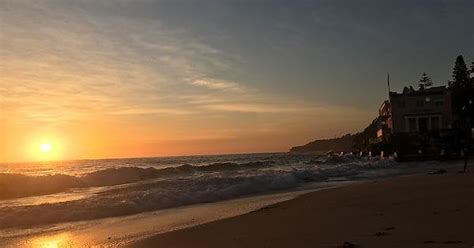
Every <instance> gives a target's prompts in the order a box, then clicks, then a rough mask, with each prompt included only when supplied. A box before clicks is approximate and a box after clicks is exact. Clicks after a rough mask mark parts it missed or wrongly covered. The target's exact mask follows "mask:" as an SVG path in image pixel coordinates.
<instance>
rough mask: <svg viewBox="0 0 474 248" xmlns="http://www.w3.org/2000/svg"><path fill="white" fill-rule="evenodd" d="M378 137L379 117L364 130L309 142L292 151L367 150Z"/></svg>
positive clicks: (291, 150)
mask: <svg viewBox="0 0 474 248" xmlns="http://www.w3.org/2000/svg"><path fill="white" fill-rule="evenodd" d="M376 137H377V119H375V120H373V121H372V123H371V124H370V125H369V126H367V127H366V128H365V129H364V130H363V131H362V132H359V133H356V134H346V135H344V136H341V137H338V138H334V139H321V140H315V141H312V142H309V143H308V144H306V145H302V146H295V147H292V148H291V149H290V152H295V153H310V152H311V153H324V152H329V151H332V152H348V151H367V150H369V146H370V144H371V142H372V141H373V140H374V139H375V138H376Z"/></svg>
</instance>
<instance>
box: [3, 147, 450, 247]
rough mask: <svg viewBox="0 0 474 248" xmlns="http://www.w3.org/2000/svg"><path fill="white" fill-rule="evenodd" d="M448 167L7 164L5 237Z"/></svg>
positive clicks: (276, 161)
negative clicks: (56, 227) (58, 226)
mask: <svg viewBox="0 0 474 248" xmlns="http://www.w3.org/2000/svg"><path fill="white" fill-rule="evenodd" d="M449 166H453V165H450V164H449V163H446V162H444V163H441V162H418V163H397V162H395V161H394V160H393V159H392V158H379V157H375V158H369V157H359V156H356V155H352V154H346V155H319V156H317V155H309V154H291V153H271V154H241V155H216V156H187V157H165V158H135V159H105V160H78V161H60V162H48V163H46V162H43V163H22V164H20V163H17V164H1V165H0V239H1V238H2V237H4V238H6V237H14V236H18V235H20V236H21V235H27V234H28V235H29V234H31V232H29V231H28V230H33V229H34V230H35V232H38V230H40V231H44V230H46V229H48V230H49V229H51V228H52V227H53V229H54V227H55V225H65V223H66V224H67V225H69V226H70V225H74V223H83V222H84V221H97V220H101V219H106V218H114V217H123V218H129V216H137V215H146V214H147V213H152V212H153V211H158V210H168V209H176V208H182V207H186V206H197V205H199V204H201V205H203V204H209V203H216V202H223V201H229V200H238V199H242V198H243V197H252V196H262V195H270V194H275V193H280V194H281V193H284V192H289V191H294V192H296V191H301V190H310V189H312V188H321V187H325V186H334V185H338V184H344V183H349V182H354V181H363V180H373V179H378V178H384V177H392V176H397V175H405V174H413V173H419V172H425V171H430V170H435V169H438V168H447V167H449ZM270 203H271V202H270ZM256 206H260V205H259V204H257V205H256ZM247 210H251V209H250V208H249V209H247ZM241 211H243V210H241ZM193 218H195V217H193ZM203 221H205V220H203ZM2 235H3V236H2Z"/></svg>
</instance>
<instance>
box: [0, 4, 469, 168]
mask: <svg viewBox="0 0 474 248" xmlns="http://www.w3.org/2000/svg"><path fill="white" fill-rule="evenodd" d="M472 13H474V2H473V1H472V0H464V1H463V0H453V1H448V0H446V1H438V0H430V1H428V0H426V1H380V0H373V1H363V0H362V1H338V0H327V1H303V0H295V1H279V0H272V1H260V0H254V1H250V0H248V1H244V0H242V1H226V0H215V1H210V0H208V1H199V0H194V1H192V0H189V1H182V0H173V1H161V0H133V1H132V0H99V1H97V0H81V1H79V0H77V1H76V0H51V1H50V0H42V1H35V0H0V57H1V60H0V80H1V81H0V140H1V141H0V162H12V161H30V160H40V159H45V158H48V159H84V158H112V157H141V156H169V155H193V154H225V153H247V152H273V151H287V150H288V149H289V148H290V147H292V146H294V145H301V144H304V143H307V142H309V141H312V140H314V139H320V138H332V137H334V136H338V135H342V134H345V133H353V132H357V131H360V130H362V129H363V128H364V127H366V126H367V125H368V124H369V123H370V122H371V121H372V119H373V118H375V117H376V116H377V109H378V107H379V105H380V104H381V102H382V101H383V100H384V99H385V98H386V97H387V85H386V78H387V73H390V78H391V87H392V90H399V91H400V90H401V89H402V88H403V86H405V85H408V84H413V85H415V82H416V81H417V80H418V78H419V77H420V75H421V73H422V72H427V73H428V74H429V75H430V76H431V77H432V79H433V81H434V83H435V85H443V84H446V82H447V81H448V80H449V79H450V77H451V72H452V67H453V64H454V61H455V58H456V56H457V55H459V54H462V55H463V56H464V58H465V59H466V62H467V63H470V61H472V60H473V59H474V32H472V21H473V16H472ZM46 143H47V144H50V145H51V146H52V150H54V154H50V155H49V157H48V156H46V155H45V154H41V152H39V151H38V149H37V148H38V147H40V146H41V144H46Z"/></svg>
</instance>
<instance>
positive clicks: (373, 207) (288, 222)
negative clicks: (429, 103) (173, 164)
mask: <svg viewBox="0 0 474 248" xmlns="http://www.w3.org/2000/svg"><path fill="white" fill-rule="evenodd" d="M344 242H349V243H352V244H355V245H356V246H355V247H387V248H390V247H397V248H398V247H423V248H425V247H453V248H456V247H469V248H472V247H474V174H472V173H466V174H461V173H457V172H448V173H446V174H435V175H427V174H423V175H412V176H403V177H397V178H391V179H386V180H379V181H370V182H364V183H357V184H352V185H349V186H344V187H340V188H333V189H327V190H322V191H317V192H313V193H309V194H306V195H303V196H300V197H298V198H296V199H293V200H290V201H286V202H281V203H277V204H275V205H271V206H269V207H265V208H263V209H260V210H258V211H254V212H251V213H248V214H244V215H241V216H237V217H232V218H229V219H223V220H219V221H215V222H210V223H206V224H203V225H199V226H194V227H191V228H186V229H181V230H177V231H173V232H168V233H164V234H159V235H156V236H152V237H149V238H147V239H144V240H141V241H138V242H136V243H134V244H132V247H206V248H212V247H219V248H220V247H343V243H344ZM347 247H351V246H350V245H348V244H347Z"/></svg>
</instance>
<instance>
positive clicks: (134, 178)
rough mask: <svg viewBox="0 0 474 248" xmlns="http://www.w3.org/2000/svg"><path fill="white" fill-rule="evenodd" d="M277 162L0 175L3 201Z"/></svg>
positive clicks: (260, 166)
mask: <svg viewBox="0 0 474 248" xmlns="http://www.w3.org/2000/svg"><path fill="white" fill-rule="evenodd" d="M274 164H275V162H274V161H256V162H248V163H230V162H229V163H212V164H209V165H205V166H193V165H190V164H184V165H181V166H178V167H167V168H163V169H156V168H152V167H149V168H142V167H120V168H111V169H105V170H100V171H96V172H92V173H89V174H86V175H84V176H70V175H63V174H56V175H47V176H27V175H22V174H4V173H3V174H2V173H0V200H3V199H10V198H19V197H27V196H38V195H45V194H53V193H59V192H63V191H65V190H68V189H72V188H84V187H100V186H112V185H119V184H127V183H134V182H139V181H143V180H149V179H154V178H159V177H163V176H173V175H183V174H191V173H195V172H219V171H237V170H248V169H259V168H264V167H270V166H272V165H274Z"/></svg>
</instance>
